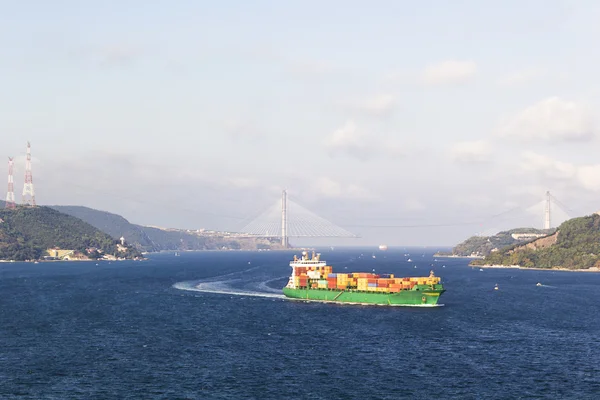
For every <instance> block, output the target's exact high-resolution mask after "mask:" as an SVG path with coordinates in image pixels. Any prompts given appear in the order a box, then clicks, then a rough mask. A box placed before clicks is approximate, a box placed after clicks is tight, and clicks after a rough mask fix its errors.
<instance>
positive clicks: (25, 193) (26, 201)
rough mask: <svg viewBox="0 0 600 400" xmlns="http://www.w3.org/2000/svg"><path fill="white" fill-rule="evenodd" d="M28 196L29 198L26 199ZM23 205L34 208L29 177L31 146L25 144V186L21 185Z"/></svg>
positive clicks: (31, 181) (31, 184)
mask: <svg viewBox="0 0 600 400" xmlns="http://www.w3.org/2000/svg"><path fill="white" fill-rule="evenodd" d="M28 195H29V198H28V197H27V196H28ZM23 204H28V205H30V206H33V207H35V192H34V190H33V178H32V176H31V145H30V144H29V142H27V161H26V163H25V185H23Z"/></svg>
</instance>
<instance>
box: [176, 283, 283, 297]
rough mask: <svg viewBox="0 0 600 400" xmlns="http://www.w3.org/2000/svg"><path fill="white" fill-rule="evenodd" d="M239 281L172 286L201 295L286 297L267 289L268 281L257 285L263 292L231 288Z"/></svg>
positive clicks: (177, 284)
mask: <svg viewBox="0 0 600 400" xmlns="http://www.w3.org/2000/svg"><path fill="white" fill-rule="evenodd" d="M240 281H241V279H230V280H222V281H185V282H177V283H175V284H174V285H173V287H174V288H175V289H179V290H188V291H192V292H201V293H216V294H227V295H231V296H251V297H266V298H271V299H285V298H286V297H285V296H284V295H283V294H281V292H279V293H275V289H272V288H269V287H268V286H267V283H268V282H270V281H265V282H260V283H258V288H260V289H261V290H264V291H258V290H248V289H240V288H236V287H233V284H234V283H236V282H240Z"/></svg>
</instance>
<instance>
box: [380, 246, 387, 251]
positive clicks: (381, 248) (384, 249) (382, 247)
mask: <svg viewBox="0 0 600 400" xmlns="http://www.w3.org/2000/svg"><path fill="white" fill-rule="evenodd" d="M387 249H388V247H387V245H385V244H380V245H379V250H381V251H386V250H387Z"/></svg>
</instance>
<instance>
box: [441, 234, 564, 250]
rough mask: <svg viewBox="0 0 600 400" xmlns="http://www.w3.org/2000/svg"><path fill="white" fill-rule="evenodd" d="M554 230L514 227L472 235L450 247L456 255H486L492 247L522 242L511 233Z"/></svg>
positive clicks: (498, 247)
mask: <svg viewBox="0 0 600 400" xmlns="http://www.w3.org/2000/svg"><path fill="white" fill-rule="evenodd" d="M554 231H555V230H554V229H550V230H544V229H535V228H516V229H511V230H509V231H502V232H498V233H497V234H495V235H493V236H472V237H470V238H468V239H467V240H465V241H464V242H462V243H459V244H457V245H456V246H455V247H454V248H453V249H452V254H453V255H456V256H471V255H476V256H487V255H488V254H490V253H491V252H492V250H494V249H502V248H505V247H508V246H512V245H515V244H518V243H523V240H518V239H515V238H513V236H512V235H513V234H524V233H532V234H540V235H548V234H551V233H553V232H554Z"/></svg>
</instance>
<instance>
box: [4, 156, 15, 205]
mask: <svg viewBox="0 0 600 400" xmlns="http://www.w3.org/2000/svg"><path fill="white" fill-rule="evenodd" d="M13 164H14V162H13V159H12V157H8V191H7V192H6V208H11V209H12V208H15V207H16V205H15V184H14V182H15V181H14V179H13Z"/></svg>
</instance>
